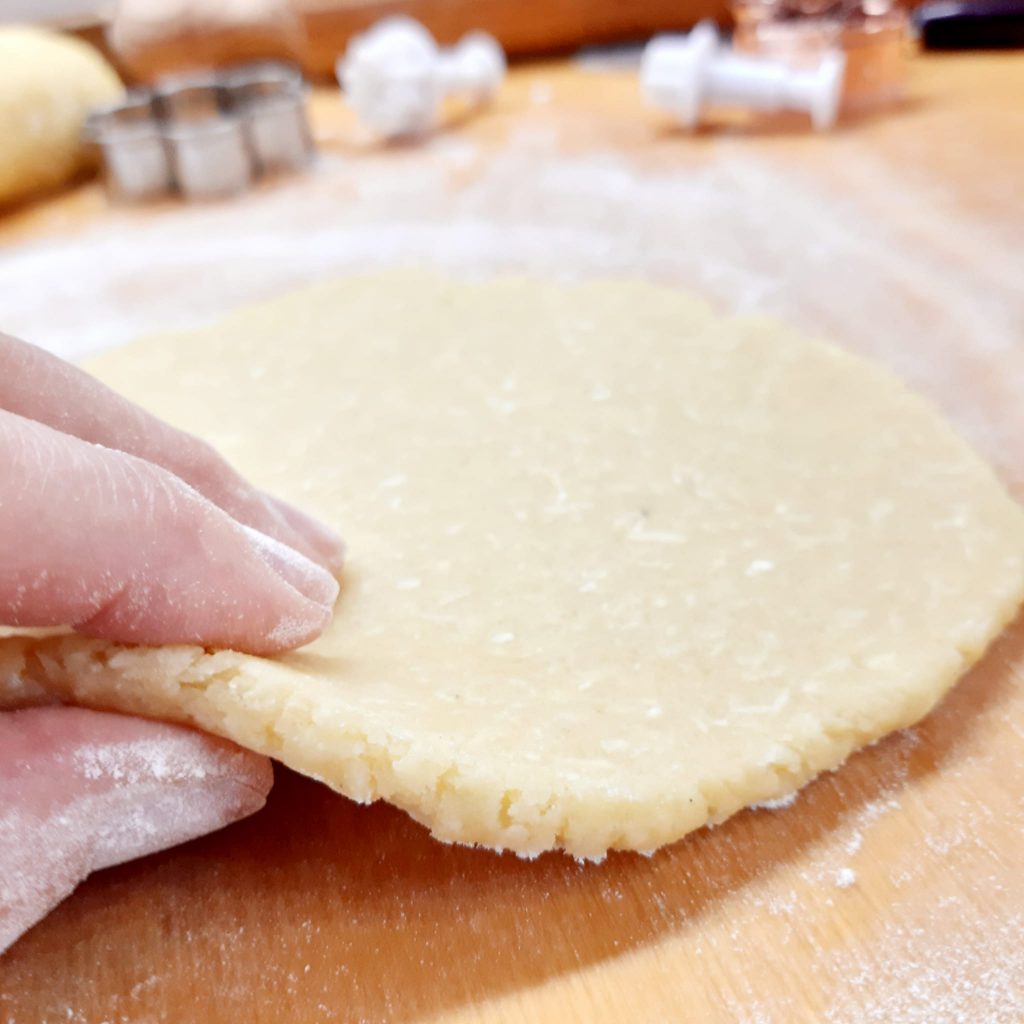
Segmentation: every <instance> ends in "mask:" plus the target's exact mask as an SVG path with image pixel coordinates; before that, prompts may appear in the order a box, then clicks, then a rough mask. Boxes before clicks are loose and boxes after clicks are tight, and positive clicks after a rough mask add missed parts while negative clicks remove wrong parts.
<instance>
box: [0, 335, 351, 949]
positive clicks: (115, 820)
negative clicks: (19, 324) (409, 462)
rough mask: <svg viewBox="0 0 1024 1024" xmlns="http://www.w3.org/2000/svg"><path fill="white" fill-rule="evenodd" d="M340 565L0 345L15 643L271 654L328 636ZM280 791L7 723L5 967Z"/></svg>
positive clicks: (0, 564) (164, 746) (127, 414)
mask: <svg viewBox="0 0 1024 1024" xmlns="http://www.w3.org/2000/svg"><path fill="white" fill-rule="evenodd" d="M341 559H342V548H341V544H340V541H339V540H338V539H337V538H336V537H335V535H334V534H333V533H332V532H331V531H330V530H328V529H327V528H326V527H324V526H321V525H320V524H319V523H317V522H316V521H315V520H313V519H310V518H309V517H308V516H306V515H305V514H304V513H302V512H300V511H298V510H297V509H294V508H292V507H291V506H289V505H286V504H285V503H283V502H281V501H278V500H277V499H275V498H272V497H270V496H268V495H265V494H262V493H260V492H259V491H257V490H256V489H254V488H253V487H251V486H250V485H249V484H248V483H246V482H245V481H244V480H243V479H242V478H241V477H240V476H239V475H238V474H237V473H235V472H234V470H232V469H231V468H230V467H229V466H228V465H227V463H225V462H224V461H223V460H222V459H221V458H220V457H219V456H218V455H217V454H216V453H215V452H214V451H213V450H212V449H211V448H210V447H209V446H208V445H206V444H204V443H203V442H201V441H199V440H198V439H196V438H193V437H190V436H189V435H187V434H184V433H182V432H180V431H178V430H175V429H173V428H172V427H169V426H167V425H166V424H164V423H161V422H160V421H159V420H156V419H155V418H153V417H152V416H150V415H148V414H147V413H145V412H144V411H143V410H141V409H139V408H138V407H137V406H134V405H133V404H131V403H130V402H128V401H126V400H125V399H123V398H121V397H119V396H118V395H116V394H114V393H113V392H112V391H110V390H109V389H108V388H106V387H104V386H103V385H101V384H100V383H99V382H97V381H95V380H93V379H92V378H90V377H88V376H87V375H85V374H84V373H82V372H80V371H78V370H76V369H75V368H74V367H72V366H70V365H68V364H67V363H64V362H62V361H60V360H59V359H56V358H55V357H53V356H50V355H48V354H47V353H45V352H43V351H41V350H39V349H36V348H33V347H32V346H30V345H26V344H25V343H23V342H19V341H16V340H14V339H13V338H7V337H6V336H3V335H0V623H2V624H4V625H9V626H20V627H37V626H74V627H75V628H76V629H78V630H80V631H81V632H83V633H87V634H88V635H90V636H96V637H103V638H106V639H110V640H116V641H122V642H128V643H144V644H164V643H194V644H203V645H206V646H215V647H233V648H236V649H238V650H243V651H248V652H251V653H255V654H273V653H275V652H280V651H283V650H287V649H289V648H291V647H296V646H298V645H300V644H303V643H306V642H307V641H309V640H311V639H313V638H314V637H316V636H317V635H319V633H320V632H321V631H322V630H323V628H324V627H325V626H326V625H327V622H328V621H329V619H330V616H331V611H332V607H333V603H334V599H335V597H336V596H337V591H338V584H337V582H336V580H335V578H334V576H333V575H332V572H337V571H338V570H339V569H340V565H341ZM328 570H330V571H328ZM270 784H271V769H270V765H269V762H267V761H266V759H265V758H262V757H259V756H257V755H255V754H252V753H250V752H248V751H243V750H240V749H239V748H237V747H235V746H233V745H232V744H230V743H227V742H225V741H223V740H218V739H214V738H213V737H208V736H204V735H202V734H200V733H197V732H194V731H192V730H190V729H186V728H182V727H179V726H172V725H165V724H161V723H156V722H148V721H143V720H141V719H133V718H129V717H126V716H121V715H110V714H101V713H99V712H94V711H86V710H83V709H75V708H61V707H45V708H34V709H30V710H23V711H15V712H7V713H5V714H0V951H2V950H3V949H5V948H6V947H7V946H8V945H9V944H10V943H11V942H13V941H14V939H16V938H17V937H18V935H20V934H21V933H22V932H23V931H24V930H25V929H26V928H28V927H29V926H30V925H31V924H33V923H34V922H35V921H37V920H38V919H39V918H40V917H42V916H43V915H44V914H45V913H47V912H48V911H49V910H50V909H51V908H52V907H53V906H54V905H55V904H56V903H57V902H59V901H60V900H61V899H63V898H64V896H66V895H67V894H68V893H70V892H71V891H72V889H74V887H75V885H77V884H78V882H79V881H81V879H82V878H84V877H85V876H86V875H87V874H88V873H89V872H90V871H93V870H96V869H97V868H100V867H105V866H108V865H111V864H115V863H119V862H121V861H124V860H128V859H131V858H133V857H137V856H142V855H143V854H146V853H151V852H153V851H155V850H158V849H163V848H165V847H167V846H170V845H173V844H175V843H178V842H183V841H184V840H186V839H189V838H192V837H193V836H197V835H201V834H203V833H205V832H208V831H211V830H213V829H216V828H219V827H221V826H223V825H225V824H228V823H229V822H231V821H234V820H236V819H237V818H240V817H243V816H245V815H246V814H250V813H252V812H253V811H255V810H257V809H258V808H259V807H260V806H262V804H263V802H264V800H265V798H266V794H267V792H268V791H269V789H270Z"/></svg>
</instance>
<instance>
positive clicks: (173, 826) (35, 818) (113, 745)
mask: <svg viewBox="0 0 1024 1024" xmlns="http://www.w3.org/2000/svg"><path fill="white" fill-rule="evenodd" d="M272 780H273V775H272V769H271V767H270V762H269V761H267V759H266V758H264V757H260V756H259V755H257V754H253V753H250V752H249V751H245V750H241V749H240V748H238V747H236V746H234V745H233V744H231V743H228V742H226V741H224V740H219V739H214V738H213V737H211V736H205V735H203V734H201V733H198V732H194V731H193V730H191V729H185V728H182V727H180V726H172V725H164V724H160V723H156V722H147V721H144V720H142V719H137V718H128V717H126V716H123V715H109V714H101V713H99V712H96V711H86V710H83V709H81V708H37V709H34V710H30V711H14V712H8V713H6V714H0V953H2V952H3V951H4V950H5V949H6V948H7V947H8V946H9V945H10V944H11V943H12V942H13V941H14V940H15V939H16V938H17V937H18V936H19V935H20V934H21V933H22V932H24V931H25V930H26V929H27V928H29V927H30V926H31V925H32V924H34V923H35V922H36V921H38V920H39V919H40V918H41V917H43V916H44V915H45V914H46V913H48V912H49V911H50V910H51V909H52V908H53V907H54V906H56V904H57V903H59V902H60V901H61V900H62V899H64V897H65V896H67V895H68V894H69V893H70V892H71V891H72V890H73V889H74V888H75V886H76V885H78V883H79V882H80V881H81V880H82V879H83V878H85V877H86V875H88V874H89V873H90V872H92V871H96V870H98V869H100V868H104V867H109V866H111V865H113V864H119V863H121V862H123V861H126V860H132V859H133V858H135V857H142V856H145V855H146V854H149V853H154V852H155V851H157V850H162V849H165V848H167V847H169V846H174V845H176V844H177V843H182V842H185V841H186V840H188V839H192V838H194V837H195V836H200V835H204V834H205V833H207V832H211V831H213V830H214V829H218V828H221V827H222V826H224V825H227V824H229V823H230V822H232V821H236V820H237V819H239V818H243V817H245V816H246V815H249V814H252V813H253V812H254V811H256V810H258V809H259V808H260V807H262V806H263V803H264V801H265V800H266V796H267V793H268V792H269V791H270V786H271V783H272Z"/></svg>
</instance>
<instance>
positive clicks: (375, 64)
mask: <svg viewBox="0 0 1024 1024" xmlns="http://www.w3.org/2000/svg"><path fill="white" fill-rule="evenodd" d="M336 71H337V76H338V82H339V83H340V85H341V87H342V89H343V90H344V92H345V97H346V99H347V100H348V102H349V104H350V105H351V107H352V109H353V110H354V111H355V113H356V116H357V117H358V118H359V120H360V121H361V122H362V123H363V124H364V125H365V126H366V127H367V128H369V129H370V131H372V132H373V133H374V134H375V135H378V136H380V137H381V138H385V139H399V138H409V137H414V136H417V135H423V134H424V133H426V132H428V131H430V130H431V129H433V128H434V127H435V126H436V125H437V122H438V117H439V114H440V110H441V104H442V102H443V101H444V100H445V98H446V97H449V96H459V97H461V98H463V99H465V100H467V101H468V102H469V103H470V104H472V105H473V106H484V105H485V104H487V103H489V102H490V101H491V100H492V99H493V98H494V95H495V93H496V92H497V91H498V88H499V86H500V85H501V83H502V81H503V80H504V78H505V54H504V52H503V51H502V49H501V47H500V46H499V45H498V42H497V40H495V39H494V38H493V37H491V36H489V35H488V34H487V33H486V32H471V33H469V35H466V36H463V38H462V39H461V40H460V41H459V42H458V43H457V44H456V45H455V46H453V47H452V48H451V49H441V48H439V47H438V45H437V43H436V42H435V41H434V37H433V36H432V35H431V34H430V33H429V32H428V31H427V30H426V29H425V28H424V27H423V26H422V25H421V24H420V23H419V22H418V21H414V20H413V19H412V18H406V17H401V16H399V17H393V18H385V19H384V20H383V21H380V22H378V23H377V24H376V25H374V26H373V27H372V28H370V29H369V30H368V31H366V32H364V33H363V34H362V35H360V36H357V37H356V38H355V39H353V40H352V42H351V43H350V44H349V47H348V50H347V51H346V53H345V55H344V56H343V57H342V58H340V59H339V60H338V63H337V67H336Z"/></svg>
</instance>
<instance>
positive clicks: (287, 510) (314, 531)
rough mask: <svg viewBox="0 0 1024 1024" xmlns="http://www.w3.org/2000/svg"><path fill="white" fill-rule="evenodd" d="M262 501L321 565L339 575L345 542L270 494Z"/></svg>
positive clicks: (343, 557) (328, 529)
mask: <svg viewBox="0 0 1024 1024" xmlns="http://www.w3.org/2000/svg"><path fill="white" fill-rule="evenodd" d="M263 500H264V502H265V503H266V504H267V506H268V507H269V508H271V509H272V510H273V511H274V513H275V514H276V515H278V516H280V517H281V518H282V519H284V521H285V522H286V523H287V524H288V526H289V527H290V528H291V529H292V530H294V531H295V532H296V533H298V534H300V535H301V537H302V538H303V539H304V540H305V542H306V544H307V545H309V547H310V548H312V549H313V551H314V552H315V553H316V555H317V557H318V560H319V562H320V564H321V565H323V566H324V567H325V568H326V569H327V570H328V571H329V572H331V573H333V574H334V575H335V576H337V575H339V574H340V573H341V570H342V568H343V566H344V564H345V542H344V541H343V540H342V539H341V537H340V536H339V535H338V534H337V533H336V532H335V531H334V530H332V529H331V528H330V527H329V526H327V525H326V524H325V523H321V522H320V521H319V520H318V519H314V518H313V516H311V515H309V514H307V513H306V512H303V511H302V509H300V508H296V507H295V506H294V505H290V504H288V502H286V501H282V500H281V499H280V498H276V497H274V495H272V494H264V495H263Z"/></svg>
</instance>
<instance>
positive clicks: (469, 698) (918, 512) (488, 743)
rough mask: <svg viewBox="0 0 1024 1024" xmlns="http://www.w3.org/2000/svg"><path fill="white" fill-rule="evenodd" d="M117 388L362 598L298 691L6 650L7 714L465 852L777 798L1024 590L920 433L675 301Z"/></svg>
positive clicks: (169, 659) (260, 665)
mask: <svg viewBox="0 0 1024 1024" xmlns="http://www.w3.org/2000/svg"><path fill="white" fill-rule="evenodd" d="M92 368H93V369H94V371H95V372H96V373H97V374H98V375H99V376H100V377H102V378H103V379H105V380H106V381H107V382H109V383H110V384H111V385H113V386H114V387H116V388H117V389H119V390H121V391H122V392H124V393H126V394H128V395H129V396H130V397H132V398H135V399H137V400H138V401H140V402H141V403H142V404H143V405H145V406H147V407H148V408H149V409H151V410H153V411H154V412H155V413H157V414H158V415H160V416H163V417H165V418H167V419H169V420H171V421H172V422H174V423H176V424H179V425H181V426H184V427H186V428H188V429H191V430H193V431H195V432H197V433H199V434H201V435H203V436H204V437H206V438H208V439H209V440H210V441H211V442H213V443H214V444H215V445H216V446H217V447H218V448H219V449H220V450H221V451H222V452H223V453H224V454H225V455H226V456H227V457H228V458H229V459H231V460H232V461H233V462H234V463H235V464H236V465H238V467H239V468H240V469H241V470H242V471H243V472H245V473H247V474H248V475H249V476H250V477H251V478H253V479H254V480H255V481H256V482H258V483H259V484H260V485H262V486H263V487H266V488H268V489H269V490H271V491H274V492H276V493H279V494H282V495H284V496H286V497H288V498H290V499H291V500H293V501H294V502H297V503H299V504H301V505H303V506H305V507H307V508H309V509H310V510H311V511H313V512H315V513H318V514H319V515H320V516H322V517H324V518H325V519H327V520H329V521H332V522H333V523H334V524H335V525H336V526H337V527H338V528H339V530H341V531H342V532H343V534H344V535H345V537H346V539H347V542H348V549H349V556H350V560H349V564H348V566H347V569H346V571H345V575H344V581H343V588H342V596H341V598H340V603H339V606H338V610H337V615H336V617H335V620H334V622H333V624H332V626H331V627H330V629H329V631H328V632H327V634H326V635H325V636H324V637H323V638H321V639H320V640H318V641H317V642H316V643H314V644H312V645H311V646H309V647H307V648H305V649H304V650H301V651H298V652H295V653H293V654H290V655H288V656H285V657H281V658H277V659H274V660H265V659H259V658H253V657H248V656H245V655H241V654H237V653H234V652H231V651H219V652H211V651H205V650H202V649H199V648H193V647H168V648H162V649H156V650H152V649H143V648H124V647H118V646H116V645H112V644H108V643H103V642H97V641H91V640H88V639H84V638H82V637H78V636H75V635H71V634H65V635H59V636H49V637H45V638H38V637H19V638H15V639H12V640H8V641H6V642H5V644H4V645H2V647H0V682H2V681H3V680H4V679H6V680H7V681H8V691H9V692H8V702H11V701H13V700H15V699H16V693H17V692H20V693H21V694H22V695H24V693H25V692H26V686H28V685H30V684H42V685H43V686H45V687H47V688H49V689H51V690H55V691H56V692H57V693H59V694H60V695H61V696H63V697H66V698H68V699H71V700H74V701H78V702H81V703H84V704H89V705H99V706H103V707H112V708H119V709H122V710H126V711H136V712H141V713H143V714H149V715H155V716H160V717H166V718H173V719H179V720H183V721H186V722H192V723H195V724H196V725H199V726H201V727H202V728H204V729H208V730H210V731H211V732H214V733H218V734H220V735H222V736H227V737H230V738H231V739H234V740H237V741H238V742H239V743H242V744H244V745H245V746H248V747H252V748H253V749H255V750H258V751H262V752H264V753H266V754H269V755H271V756H273V757H276V758H278V759H280V760H281V761H283V762H284V763H286V764H288V765H290V766H291V767H293V768H295V769H297V770H298V771H300V772H305V773H306V774H308V775H312V776H314V777H316V778H319V779H322V780H323V781H325V782H326V783H328V784H329V785H331V786H333V787H334V788H336V789H337V790H339V791H341V792H342V793H345V794H347V795H349V796H350V797H353V798H355V799H356V800H362V801H369V800H375V799H380V798H383V799H386V800H389V801H391V802H392V803H395V804H397V805H398V806H399V807H403V808H405V809H406V810H407V811H408V812H409V813H410V814H411V815H412V816H413V817H415V818H416V819H417V820H419V821H421V822H423V823H424V824H426V825H427V826H428V827H429V828H430V829H431V831H432V832H433V833H434V835H436V836H437V837H439V838H441V839H444V840H451V841H458V842H468V843H481V844H484V845H487V846H491V847H496V848H511V849H513V850H516V851H518V852H520V853H525V854H532V853H536V852H538V851H541V850H546V849H549V848H552V847H562V848H564V849H566V850H568V851H570V852H571V853H573V854H576V855H580V856H600V855H601V854H603V853H604V852H605V850H607V849H608V848H613V847H614V848H629V849H641V850H648V849H653V848H655V847H657V846H659V845H661V844H663V843H667V842H670V841H672V840H674V839H678V838H679V837H680V836H682V835H684V834H685V833H687V832H689V831H690V830H691V829H695V828H697V827H698V826H700V825H703V824H704V823H706V822H709V821H712V822H713V821H718V820H721V819H723V818H725V817H727V816H728V815H730V814H732V813H733V812H735V811H736V810H738V809H739V808H741V807H743V806H744V805H747V804H751V803H754V802H757V801H764V800H769V799H772V798H778V797H780V796H783V795H785V794H787V793H789V792H791V791H793V790H794V789H796V788H797V787H798V786H800V785H801V784H802V783H803V782H805V781H806V780H808V779H809V778H811V777H812V776H813V775H814V774H816V773H817V772H820V771H822V770H823V769H827V768H832V767H834V766H836V765H838V764H839V763H840V762H841V761H842V760H843V759H844V758H845V757H846V756H847V755H848V754H849V753H850V751H851V750H853V749H854V748H856V747H858V746H860V745H862V744H864V743H867V742H869V741H871V740H874V739H876V738H877V737H879V736H881V735H882V734H884V733H886V732H888V731H889V730H892V729H896V728H898V727H901V726H905V725H908V724H910V723H912V722H914V721H915V720H917V719H919V718H920V717H921V716H922V715H924V714H925V713H926V712H927V711H928V710H929V709H930V708H931V707H932V706H933V705H934V704H935V702H936V701H937V700H938V699H939V698H940V697H941V696H942V694H943V693H944V692H945V691H946V690H947V689H948V688H949V687H950V686H951V685H952V684H953V682H954V681H955V680H956V679H957V677H958V676H959V675H960V674H961V673H962V672H963V671H964V669H965V667H966V666H967V665H969V664H970V663H972V662H973V661H974V660H975V659H977V658H978V657H979V655H980V654H981V652H982V651H983V649H984V648H985V646H986V644H987V643H988V642H989V640H990V639H991V638H992V637H993V636H994V635H995V634H996V633H997V632H998V631H999V630H1000V628H1001V627H1002V626H1003V624H1004V623H1006V622H1007V620H1008V619H1009V618H1010V617H1011V616H1012V615H1013V613H1014V611H1015V609H1016V607H1017V605H1018V603H1019V602H1020V600H1021V597H1022V589H1024V516H1022V513H1021V511H1020V510H1019V509H1018V508H1017V506H1016V505H1015V504H1014V503H1013V502H1012V501H1011V499H1010V498H1009V497H1008V496H1007V495H1006V493H1005V492H1004V491H1003V489H1002V487H1001V486H1000V484H999V483H998V482H997V480H996V479H995V477H994V476H993V474H992V472H991V471H990V470H989V469H988V467H986V466H985V465H984V464H983V463H982V462H981V461H980V460H979V459H978V458H977V457H976V456H975V454H974V453H973V452H972V451H971V450H970V449H969V448H968V446H967V445H966V444H965V443H963V442H962V441H961V440H960V439H959V438H958V437H957V436H956V435H955V434H954V433H953V431H952V430H951V429H950V428H949V427H948V426H946V424H945V423H944V422H943V421H942V420H941V419H940V417H939V416H938V415H937V414H936V413H935V412H934V411H933V410H932V409H931V408H930V407H929V406H928V405H927V404H926V403H925V402H923V401H922V400H921V399H919V398H917V397H915V396H914V395H912V394H910V393H909V392H908V391H907V390H906V389H905V388H904V387H903V385H902V384H900V383H899V382H898V381H897V380H896V379H895V378H893V377H892V376H890V374H889V373H888V372H886V371H884V370H882V369H880V368H878V367H876V366H873V365H869V364H868V363H865V362H863V361H861V360H860V359H857V358H854V357H852V356H850V355H847V354H845V353H843V352H841V351H838V350H836V349H834V348H831V347H828V346H826V345H824V344H820V343H818V342H815V341H810V340H806V339H804V338H802V337H800V336H798V335H796V334H794V333H792V332H791V331H789V330H786V329H784V328H782V327H780V326H779V325H777V324H775V323H771V322H767V321H762V320H756V319H724V318H720V317H717V316H715V315H713V314H712V312H711V311H710V310H709V308H708V307H707V306H705V305H704V304H703V303H701V302H699V301H696V300H694V299H693V298H688V297H686V296H685V295H681V294H679V293H677V292H672V291H668V290H661V289H658V288H655V287H651V286H646V285H641V284H616V283H609V282H604V283H595V284H587V285H583V286H577V287H566V288H559V287H552V286H548V285H544V284H540V283H537V282H535V281H530V280H527V279H506V280H500V281H495V282H490V283H481V284H466V283H451V282H444V281H442V280H438V279H435V278H433V277H430V276H426V275H418V274H404V275H403V274H391V275H382V276H372V277H365V278H356V279H351V280H349V281H346V282H341V283H331V284H325V285H322V286H318V287H314V288H312V289H309V290H306V291H303V292H299V293H297V294H294V295H292V296H290V297H287V298H284V299H281V300H278V301H274V302H271V303H268V304H265V305H262V306H258V307H256V308H254V309H250V310H247V311H243V312H241V313H239V314H237V315H235V316H233V317H231V318H230V319H228V320H226V321H225V322H223V323H221V324H219V325H218V326H216V327H213V328H210V329H208V330H202V331H197V332H195V333H182V334H177V335H168V336H164V337H161V338H156V339H153V340H150V341H146V342H143V343H141V344H138V345H136V346H134V347H131V348H128V349H125V350H121V351H118V352H115V353H113V354H111V355H109V356H108V357H105V358H102V359H100V360H98V361H97V362H96V363H95V364H94V366H93V367H92Z"/></svg>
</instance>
